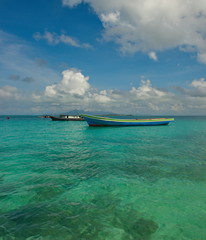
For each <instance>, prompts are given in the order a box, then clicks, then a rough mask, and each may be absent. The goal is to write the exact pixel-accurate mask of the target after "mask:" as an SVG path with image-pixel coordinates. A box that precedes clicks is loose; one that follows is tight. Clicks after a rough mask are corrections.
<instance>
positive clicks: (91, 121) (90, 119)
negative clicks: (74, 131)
mask: <svg viewBox="0 0 206 240" xmlns="http://www.w3.org/2000/svg"><path fill="white" fill-rule="evenodd" d="M81 116H82V117H83V118H84V119H85V120H86V121H87V123H88V125H89V126H92V127H96V126H158V125H168V124H169V123H170V122H173V121H174V118H155V119H120V118H118V119H115V118H105V117H99V116H91V115H81Z"/></svg>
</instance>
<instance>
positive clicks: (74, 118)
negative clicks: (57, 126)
mask: <svg viewBox="0 0 206 240" xmlns="http://www.w3.org/2000/svg"><path fill="white" fill-rule="evenodd" d="M50 118H51V119H52V121H84V118H82V117H78V118H77V117H70V118H66V117H54V116H50Z"/></svg>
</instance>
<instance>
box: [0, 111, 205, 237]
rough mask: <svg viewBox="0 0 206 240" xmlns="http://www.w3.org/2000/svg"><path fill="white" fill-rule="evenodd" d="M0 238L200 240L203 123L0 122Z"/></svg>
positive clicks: (30, 119) (189, 120) (189, 119)
mask: <svg viewBox="0 0 206 240" xmlns="http://www.w3.org/2000/svg"><path fill="white" fill-rule="evenodd" d="M0 136H1V137H0V169H1V172H0V239H4V240H7V239H8V240H10V239H18V240H19V239H22V240H23V239H28V240H33V239H39V240H41V239H48V240H50V239H52V240H54V239H58V240H61V239H65V240H92V239H94V240H150V239H151V240H177V239H178V240H189V239H191V240H205V239H206V174H205V173H206V147H205V146H206V117H176V119H175V122H174V123H171V124H170V125H168V126H153V127H148V126H146V127H88V126H87V124H86V122H53V121H51V120H50V119H41V118H37V117H29V116H13V117H11V119H9V120H6V119H5V117H3V116H2V117H0Z"/></svg>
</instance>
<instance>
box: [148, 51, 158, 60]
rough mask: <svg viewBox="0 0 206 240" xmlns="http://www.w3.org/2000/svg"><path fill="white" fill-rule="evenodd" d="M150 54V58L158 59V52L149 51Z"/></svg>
mask: <svg viewBox="0 0 206 240" xmlns="http://www.w3.org/2000/svg"><path fill="white" fill-rule="evenodd" d="M148 56H149V58H150V59H152V60H154V61H158V57H157V55H156V52H149V53H148Z"/></svg>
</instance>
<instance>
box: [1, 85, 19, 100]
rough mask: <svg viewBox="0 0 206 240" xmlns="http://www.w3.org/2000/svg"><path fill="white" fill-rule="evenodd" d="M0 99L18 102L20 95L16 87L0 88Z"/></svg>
mask: <svg viewBox="0 0 206 240" xmlns="http://www.w3.org/2000/svg"><path fill="white" fill-rule="evenodd" d="M0 99H12V100H19V99H21V95H20V93H19V91H18V89H17V88H16V87H13V86H3V87H0Z"/></svg>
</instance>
